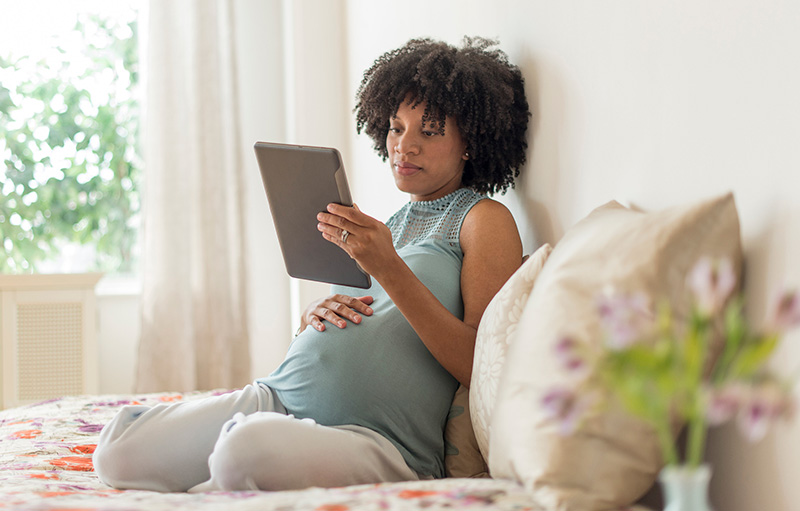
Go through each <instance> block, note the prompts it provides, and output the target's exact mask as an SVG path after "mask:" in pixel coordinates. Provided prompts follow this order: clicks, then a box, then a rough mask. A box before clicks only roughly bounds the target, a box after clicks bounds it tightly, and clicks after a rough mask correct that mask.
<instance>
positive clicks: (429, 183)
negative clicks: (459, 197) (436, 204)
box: [386, 100, 468, 201]
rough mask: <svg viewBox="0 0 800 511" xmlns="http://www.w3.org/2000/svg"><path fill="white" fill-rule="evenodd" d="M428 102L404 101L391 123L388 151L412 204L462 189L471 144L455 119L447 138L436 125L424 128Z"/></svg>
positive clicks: (398, 181)
mask: <svg viewBox="0 0 800 511" xmlns="http://www.w3.org/2000/svg"><path fill="white" fill-rule="evenodd" d="M424 113H425V103H420V104H419V105H417V106H416V107H414V108H412V107H411V102H410V101H408V100H407V101H403V103H402V104H401V105H400V108H398V110H397V114H396V115H395V116H394V117H392V118H391V119H390V120H389V133H388V135H386V148H387V149H388V151H389V162H390V163H391V165H392V175H393V176H394V182H395V184H396V185H397V188H398V189H400V190H401V191H403V192H406V193H409V194H411V200H412V201H422V200H434V199H438V198H440V197H444V196H445V195H447V194H448V193H451V192H454V191H456V190H458V189H459V188H461V176H462V175H463V173H464V165H465V164H466V161H467V159H468V156H467V155H466V149H467V145H466V142H464V140H463V139H462V138H461V133H460V132H459V131H458V128H457V127H456V123H455V121H454V120H453V119H452V118H451V119H450V120H449V121H450V122H448V121H447V120H445V121H444V122H445V126H444V128H445V130H444V135H440V134H439V126H438V125H437V124H435V123H428V124H426V125H424V126H423V125H422V116H423V114H424Z"/></svg>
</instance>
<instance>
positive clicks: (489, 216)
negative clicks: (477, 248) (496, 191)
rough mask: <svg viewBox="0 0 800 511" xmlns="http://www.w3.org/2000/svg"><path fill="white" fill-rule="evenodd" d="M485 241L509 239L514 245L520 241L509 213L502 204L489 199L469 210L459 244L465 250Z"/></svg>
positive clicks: (481, 201)
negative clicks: (469, 246) (473, 244)
mask: <svg viewBox="0 0 800 511" xmlns="http://www.w3.org/2000/svg"><path fill="white" fill-rule="evenodd" d="M509 238H510V239H509ZM487 239H491V240H497V239H509V241H512V242H514V243H515V244H516V243H517V242H519V239H520V237H519V230H518V229H517V223H516V221H515V220H514V216H513V215H512V214H511V211H509V209H508V208H507V207H506V206H505V204H503V203H502V202H499V201H496V200H494V199H491V198H489V197H486V198H484V199H482V200H480V201H479V202H477V203H476V204H475V205H474V206H473V207H472V208H471V209H470V210H469V212H468V213H467V216H466V217H465V218H464V223H463V225H462V227H461V244H462V245H463V246H465V248H466V246H468V245H470V244H472V243H480V242H482V241H485V240H487Z"/></svg>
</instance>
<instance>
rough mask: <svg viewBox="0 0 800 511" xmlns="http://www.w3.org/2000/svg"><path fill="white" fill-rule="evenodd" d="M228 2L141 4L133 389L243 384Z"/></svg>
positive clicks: (244, 321) (237, 157)
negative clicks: (141, 177) (140, 178)
mask: <svg viewBox="0 0 800 511" xmlns="http://www.w3.org/2000/svg"><path fill="white" fill-rule="evenodd" d="M233 25H234V16H233V4H232V0H169V1H163V0H156V1H151V2H150V5H149V16H148V32H147V38H148V42H147V52H146V59H145V62H146V63H147V68H146V83H147V89H146V114H145V124H144V133H143V135H144V156H145V164H146V168H145V188H144V196H145V202H144V204H143V211H144V249H143V250H144V254H143V289H142V336H141V341H140V348H139V360H138V372H137V383H136V387H137V391H139V392H148V391H164V390H171V391H185V390H192V389H211V388H217V387H227V388H231V387H237V386H240V385H243V384H246V383H248V382H249V380H250V376H251V375H250V358H249V340H248V317H247V307H246V302H247V299H246V297H247V288H246V285H247V278H246V275H247V271H246V268H245V260H246V258H245V243H244V239H243V231H244V205H243V200H242V197H243V188H244V183H245V177H244V175H243V168H244V166H243V162H242V153H241V151H240V148H241V143H242V142H241V137H240V131H241V127H240V119H239V112H240V110H239V104H238V103H239V99H238V84H237V76H238V75H237V69H236V59H235V54H236V51H235V50H236V49H235V37H234V36H235V29H234V26H233Z"/></svg>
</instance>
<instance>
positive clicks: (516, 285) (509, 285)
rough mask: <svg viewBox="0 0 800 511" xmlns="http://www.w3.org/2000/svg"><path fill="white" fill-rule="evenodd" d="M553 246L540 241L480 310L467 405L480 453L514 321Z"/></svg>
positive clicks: (485, 445) (485, 448) (486, 453)
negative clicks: (536, 248) (481, 315)
mask: <svg viewBox="0 0 800 511" xmlns="http://www.w3.org/2000/svg"><path fill="white" fill-rule="evenodd" d="M551 250H552V247H551V246H550V245H548V244H544V245H542V246H541V247H540V248H539V249H538V250H537V251H536V252H534V253H533V255H532V256H530V257H529V258H528V260H527V261H525V263H523V265H522V266H521V267H520V268H519V269H518V270H517V271H516V272H515V273H514V274H513V275H512V276H511V278H509V279H508V281H507V282H506V283H505V284H504V285H503V287H502V288H501V289H500V291H498V292H497V294H496V295H495V296H494V298H493V299H492V301H491V302H489V305H488V306H487V307H486V310H485V311H484V312H483V317H482V318H481V322H480V325H479V326H478V335H477V338H476V339H475V357H474V359H473V363H472V380H471V381H470V390H469V406H470V416H471V419H472V428H473V430H474V431H475V439H476V440H477V442H478V447H479V448H480V451H481V454H482V455H483V457H484V458H485V459H489V434H490V431H489V424H490V422H491V420H490V419H491V416H492V410H493V408H494V403H495V402H496V401H497V387H498V385H499V381H500V374H501V372H502V370H503V366H504V364H505V360H506V352H507V351H508V346H509V343H510V341H511V339H512V338H513V336H514V333H515V332H516V331H517V323H518V322H519V318H520V316H521V315H522V311H523V309H524V308H525V304H526V303H527V301H528V295H529V294H530V293H531V290H532V289H533V283H534V281H535V280H536V277H537V276H538V275H539V272H540V271H541V270H542V267H543V266H544V263H545V261H547V257H548V256H549V255H550V252H551Z"/></svg>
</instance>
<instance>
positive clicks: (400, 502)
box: [0, 392, 541, 511]
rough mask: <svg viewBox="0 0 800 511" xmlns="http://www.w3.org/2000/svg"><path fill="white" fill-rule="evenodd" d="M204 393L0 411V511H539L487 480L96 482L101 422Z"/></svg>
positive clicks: (72, 400) (518, 492)
mask: <svg viewBox="0 0 800 511" xmlns="http://www.w3.org/2000/svg"><path fill="white" fill-rule="evenodd" d="M209 394H210V393H209V392H194V393H185V394H169V393H161V394H145V395H137V396H118V395H113V396H78V397H64V398H60V399H54V400H50V401H46V402H43V403H38V404H35V405H29V406H24V407H19V408H13V409H9V410H4V411H2V412H0V509H14V510H28V509H29V510H56V509H58V510H62V509H63V510H66V509H81V510H123V509H124V510H138V509H141V510H148V511H151V510H153V511H155V510H160V509H170V510H175V509H187V510H188V509H191V510H203V509H226V510H228V509H230V510H248V509H259V510H281V511H291V510H301V509H302V510H319V511H346V510H360V509H364V510H366V509H369V510H374V509H422V508H425V509H445V508H447V509H500V510H533V511H538V510H540V509H541V508H540V507H537V506H536V505H535V503H534V502H533V501H532V499H531V497H530V496H529V495H528V494H527V493H526V492H525V491H524V490H523V489H522V487H520V486H519V485H517V484H516V483H514V482H512V481H505V480H493V479H464V478H462V479H455V478H453V479H443V480H437V481H420V482H410V483H393V484H382V485H363V486H353V487H348V488H334V489H321V488H311V489H308V490H304V491H293V492H233V493H230V492H229V493H225V492H213V493H205V494H191V495H190V494H186V493H173V494H163V493H157V492H149V491H133V490H126V491H118V490H114V489H112V488H109V487H108V486H105V485H104V484H103V483H101V482H100V481H99V480H98V479H97V477H96V475H95V474H94V472H93V468H92V453H93V452H94V448H95V445H96V444H97V438H98V435H99V433H100V430H101V429H102V428H103V425H104V424H106V423H107V422H108V421H109V420H110V419H111V418H112V417H113V416H114V414H115V413H116V411H117V410H118V409H119V408H120V407H121V406H123V405H126V404H135V403H141V404H144V405H149V404H156V403H163V402H173V401H179V400H190V399H197V398H200V397H203V396H206V395H209Z"/></svg>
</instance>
